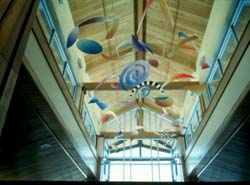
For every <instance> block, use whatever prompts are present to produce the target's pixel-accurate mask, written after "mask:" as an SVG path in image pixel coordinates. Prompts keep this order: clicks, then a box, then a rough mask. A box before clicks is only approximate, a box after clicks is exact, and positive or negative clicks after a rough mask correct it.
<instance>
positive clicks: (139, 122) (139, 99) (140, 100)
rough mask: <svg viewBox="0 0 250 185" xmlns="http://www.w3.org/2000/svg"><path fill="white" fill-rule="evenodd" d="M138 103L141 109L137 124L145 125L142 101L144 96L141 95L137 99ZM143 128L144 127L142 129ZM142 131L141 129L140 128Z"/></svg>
mask: <svg viewBox="0 0 250 185" xmlns="http://www.w3.org/2000/svg"><path fill="white" fill-rule="evenodd" d="M137 101H138V102H137V103H138V105H139V110H138V119H137V125H138V126H143V110H142V101H143V98H142V97H139V98H138V99H137ZM142 130H143V129H142ZM140 131H141V130H140Z"/></svg>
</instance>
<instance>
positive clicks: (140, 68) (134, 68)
mask: <svg viewBox="0 0 250 185" xmlns="http://www.w3.org/2000/svg"><path fill="white" fill-rule="evenodd" d="M149 74H150V66H149V64H148V63H147V62H146V61H144V60H136V61H135V62H133V63H130V64H128V65H127V66H126V67H125V68H124V69H123V71H122V73H121V74H120V78H119V84H120V87H121V89H123V90H125V91H128V89H127V87H125V84H124V79H125V81H126V83H127V85H128V86H133V87H134V86H137V85H139V84H140V83H142V82H144V81H145V80H146V79H147V78H148V76H149Z"/></svg>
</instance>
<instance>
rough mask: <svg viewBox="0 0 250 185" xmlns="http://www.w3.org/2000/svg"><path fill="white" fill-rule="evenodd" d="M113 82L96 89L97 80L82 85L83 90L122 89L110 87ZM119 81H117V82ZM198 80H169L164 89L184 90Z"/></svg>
mask: <svg viewBox="0 0 250 185" xmlns="http://www.w3.org/2000/svg"><path fill="white" fill-rule="evenodd" d="M112 83H114V82H105V83H104V84H103V85H102V86H101V87H99V88H98V89H95V88H96V86H97V85H98V84H99V82H85V83H84V84H82V86H83V87H84V90H86V91H106V90H107V91H123V90H122V89H120V88H117V89H114V88H112V87H111V84H112ZM117 83H119V82H117ZM157 83H158V84H163V83H164V82H157ZM198 84H200V82H198V81H183V82H170V83H169V84H167V85H166V86H165V87H164V90H186V89H185V87H187V86H192V85H198ZM125 86H127V88H128V90H132V89H133V87H129V86H128V85H127V84H126V83H125ZM151 90H159V89H157V88H156V87H151Z"/></svg>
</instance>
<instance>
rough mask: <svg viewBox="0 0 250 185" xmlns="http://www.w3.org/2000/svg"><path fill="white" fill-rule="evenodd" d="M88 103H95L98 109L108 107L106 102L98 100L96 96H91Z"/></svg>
mask: <svg viewBox="0 0 250 185" xmlns="http://www.w3.org/2000/svg"><path fill="white" fill-rule="evenodd" d="M89 103H96V104H97V105H98V106H99V108H100V109H102V110H104V109H106V108H107V107H108V104H106V103H103V102H100V101H99V100H98V99H97V98H96V97H93V98H92V99H91V100H90V101H89Z"/></svg>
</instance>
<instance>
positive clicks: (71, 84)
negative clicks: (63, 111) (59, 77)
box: [64, 65, 75, 96]
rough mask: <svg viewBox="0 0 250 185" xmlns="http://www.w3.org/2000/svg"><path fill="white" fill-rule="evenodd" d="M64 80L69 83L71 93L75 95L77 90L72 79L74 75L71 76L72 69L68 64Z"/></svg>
mask: <svg viewBox="0 0 250 185" xmlns="http://www.w3.org/2000/svg"><path fill="white" fill-rule="evenodd" d="M64 80H65V82H66V84H67V87H68V89H69V91H70V94H71V95H72V96H73V95H74V90H75V84H74V82H73V80H72V77H71V74H70V69H69V68H68V65H67V68H66V71H65V74H64Z"/></svg>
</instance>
